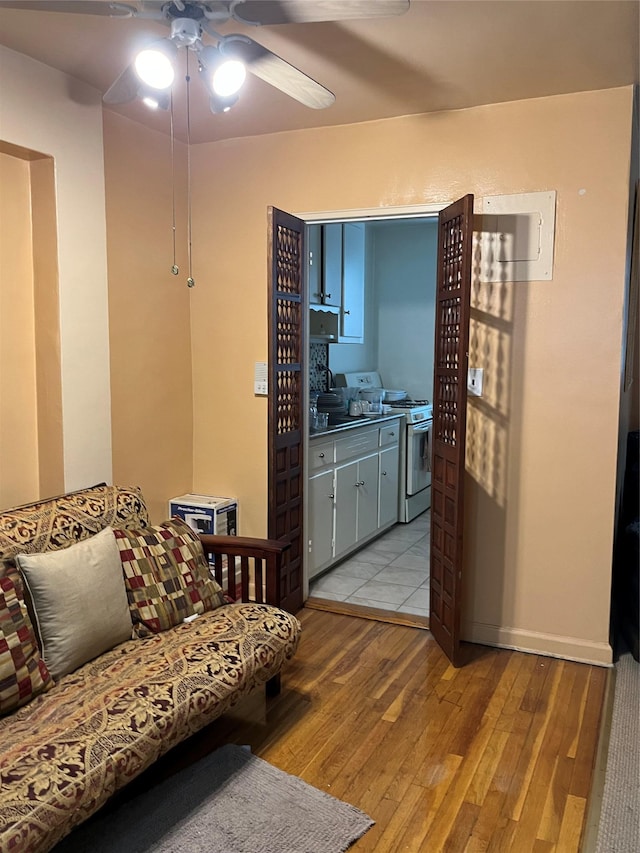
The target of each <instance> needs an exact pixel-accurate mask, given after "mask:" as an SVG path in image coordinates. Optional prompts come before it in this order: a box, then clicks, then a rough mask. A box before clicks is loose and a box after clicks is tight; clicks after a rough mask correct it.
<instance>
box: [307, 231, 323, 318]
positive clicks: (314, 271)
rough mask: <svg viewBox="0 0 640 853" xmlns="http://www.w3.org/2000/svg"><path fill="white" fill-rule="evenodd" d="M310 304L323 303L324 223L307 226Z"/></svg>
mask: <svg viewBox="0 0 640 853" xmlns="http://www.w3.org/2000/svg"><path fill="white" fill-rule="evenodd" d="M307 251H308V266H307V270H308V277H309V304H310V305H322V300H323V291H322V225H308V226H307Z"/></svg>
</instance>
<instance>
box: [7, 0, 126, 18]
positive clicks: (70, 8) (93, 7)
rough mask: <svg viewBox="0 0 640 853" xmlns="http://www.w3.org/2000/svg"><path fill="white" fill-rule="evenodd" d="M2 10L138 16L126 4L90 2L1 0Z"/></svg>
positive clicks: (70, 0)
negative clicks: (14, 0)
mask: <svg viewBox="0 0 640 853" xmlns="http://www.w3.org/2000/svg"><path fill="white" fill-rule="evenodd" d="M1 8H3V9H21V10H25V11H34V12H65V13H67V14H76V15H102V16H104V17H109V18H132V17H135V16H136V15H137V14H138V10H137V9H136V7H135V6H129V5H128V4H127V3H96V2H91V0H78V1H77V2H76V0H68V2H57V0H52V2H49V0H40V2H13V0H9V2H6V0H2V7H1Z"/></svg>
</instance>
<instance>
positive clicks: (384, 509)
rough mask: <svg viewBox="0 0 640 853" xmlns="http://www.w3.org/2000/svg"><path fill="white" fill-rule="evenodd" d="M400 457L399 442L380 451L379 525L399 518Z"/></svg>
mask: <svg viewBox="0 0 640 853" xmlns="http://www.w3.org/2000/svg"><path fill="white" fill-rule="evenodd" d="M399 457H400V448H399V446H398V444H397V443H396V444H395V445H394V446H391V447H385V448H384V449H382V450H381V451H380V473H379V496H378V527H387V526H388V525H390V524H395V522H396V521H397V520H398V473H399Z"/></svg>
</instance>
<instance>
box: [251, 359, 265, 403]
mask: <svg viewBox="0 0 640 853" xmlns="http://www.w3.org/2000/svg"><path fill="white" fill-rule="evenodd" d="M253 393H254V394H261V395H263V396H265V397H266V396H267V395H268V394H269V373H268V365H267V362H266V361H256V367H255V372H254V377H253Z"/></svg>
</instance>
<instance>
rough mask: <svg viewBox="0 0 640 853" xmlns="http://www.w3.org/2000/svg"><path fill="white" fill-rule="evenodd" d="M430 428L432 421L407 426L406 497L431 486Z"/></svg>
mask: <svg viewBox="0 0 640 853" xmlns="http://www.w3.org/2000/svg"><path fill="white" fill-rule="evenodd" d="M432 426H433V421H432V420H429V421H422V422H421V423H419V424H408V426H407V495H415V494H417V493H418V492H421V491H422V490H423V489H426V488H427V486H430V485H431V428H432Z"/></svg>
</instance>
